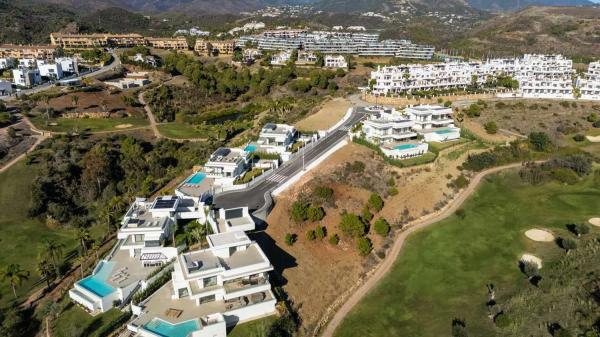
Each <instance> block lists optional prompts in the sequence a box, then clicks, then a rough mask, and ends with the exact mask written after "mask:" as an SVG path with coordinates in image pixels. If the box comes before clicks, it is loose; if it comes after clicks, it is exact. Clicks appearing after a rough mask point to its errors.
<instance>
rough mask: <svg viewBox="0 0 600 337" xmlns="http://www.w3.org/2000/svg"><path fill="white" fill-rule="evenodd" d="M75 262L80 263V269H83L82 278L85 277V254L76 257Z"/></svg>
mask: <svg viewBox="0 0 600 337" xmlns="http://www.w3.org/2000/svg"><path fill="white" fill-rule="evenodd" d="M75 263H76V264H79V271H81V278H83V264H84V263H85V256H83V255H79V256H78V257H76V258H75Z"/></svg>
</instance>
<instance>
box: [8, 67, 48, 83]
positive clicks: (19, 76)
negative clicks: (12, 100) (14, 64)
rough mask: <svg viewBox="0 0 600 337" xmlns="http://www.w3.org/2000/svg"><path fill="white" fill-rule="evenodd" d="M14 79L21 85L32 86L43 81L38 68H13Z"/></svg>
mask: <svg viewBox="0 0 600 337" xmlns="http://www.w3.org/2000/svg"><path fill="white" fill-rule="evenodd" d="M12 74H13V81H14V83H15V84H16V85H18V86H21V87H28V88H29V87H32V86H34V85H36V84H40V83H42V76H41V75H40V71H39V70H38V69H29V68H19V69H13V70H12Z"/></svg>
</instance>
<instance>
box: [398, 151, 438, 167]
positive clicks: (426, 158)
mask: <svg viewBox="0 0 600 337" xmlns="http://www.w3.org/2000/svg"><path fill="white" fill-rule="evenodd" d="M435 158H437V155H436V154H435V153H433V152H427V153H425V154H424V155H422V156H418V157H414V158H409V159H402V160H401V162H402V165H404V166H416V165H422V164H427V163H430V162H432V161H434V160H435Z"/></svg>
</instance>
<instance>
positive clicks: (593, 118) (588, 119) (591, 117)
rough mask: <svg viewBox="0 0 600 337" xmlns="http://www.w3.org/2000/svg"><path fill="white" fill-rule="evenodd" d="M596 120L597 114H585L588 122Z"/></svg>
mask: <svg viewBox="0 0 600 337" xmlns="http://www.w3.org/2000/svg"><path fill="white" fill-rule="evenodd" d="M597 120H598V114H596V113H595V112H592V113H591V114H590V115H589V116H587V121H588V122H590V123H594V122H596V121H597Z"/></svg>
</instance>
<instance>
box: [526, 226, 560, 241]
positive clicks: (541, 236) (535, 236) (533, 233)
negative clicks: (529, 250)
mask: <svg viewBox="0 0 600 337" xmlns="http://www.w3.org/2000/svg"><path fill="white" fill-rule="evenodd" d="M525 236H527V237H528V238H529V239H531V240H533V241H538V242H552V241H554V235H552V233H550V232H548V231H545V230H542V229H530V230H528V231H527V232H525Z"/></svg>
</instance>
